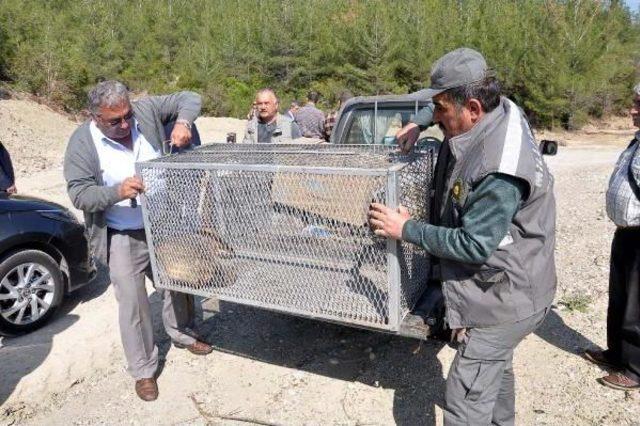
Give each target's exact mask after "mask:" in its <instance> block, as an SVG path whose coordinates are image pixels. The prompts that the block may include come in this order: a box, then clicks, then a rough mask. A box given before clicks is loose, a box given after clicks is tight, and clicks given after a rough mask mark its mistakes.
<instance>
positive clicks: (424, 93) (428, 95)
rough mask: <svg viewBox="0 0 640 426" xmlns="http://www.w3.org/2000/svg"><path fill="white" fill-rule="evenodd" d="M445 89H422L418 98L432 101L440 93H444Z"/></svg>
mask: <svg viewBox="0 0 640 426" xmlns="http://www.w3.org/2000/svg"><path fill="white" fill-rule="evenodd" d="M446 90H447V89H431V88H429V89H424V90H421V91H420V97H423V98H425V99H433V97H434V96H438V95H439V94H440V93H442V92H445V91H446Z"/></svg>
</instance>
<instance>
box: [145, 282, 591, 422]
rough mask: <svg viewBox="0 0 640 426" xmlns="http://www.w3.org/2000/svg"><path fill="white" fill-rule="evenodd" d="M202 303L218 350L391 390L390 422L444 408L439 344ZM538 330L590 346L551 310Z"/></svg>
mask: <svg viewBox="0 0 640 426" xmlns="http://www.w3.org/2000/svg"><path fill="white" fill-rule="evenodd" d="M155 299H157V300H155ZM152 303H153V304H154V305H156V308H154V311H157V312H156V315H154V317H155V318H154V323H155V326H156V327H155V332H156V336H157V344H158V346H159V350H160V358H161V363H162V362H163V361H164V359H165V358H166V354H167V353H168V351H169V350H170V349H171V342H170V339H169V337H168V336H167V335H166V333H165V332H164V330H163V327H162V325H161V319H160V316H159V309H157V307H158V305H159V304H160V303H161V302H160V298H159V297H158V296H157V294H155V298H154V296H152ZM200 304H201V301H200V300H199V301H198V302H197V303H196V305H197V312H198V316H199V319H198V323H199V324H200V325H199V327H198V331H199V333H200V335H201V336H202V337H203V338H204V339H205V340H207V341H208V342H210V343H211V344H213V346H214V347H215V349H216V350H217V351H220V352H225V353H230V354H233V355H238V356H241V357H244V358H249V359H253V360H257V361H261V362H266V363H270V364H275V365H278V366H282V367H287V368H292V369H296V370H302V371H306V372H309V373H313V374H320V375H323V376H326V377H331V378H334V379H339V380H344V381H348V382H360V383H363V384H366V385H369V386H380V387H383V388H386V389H392V390H393V391H394V404H393V415H394V420H395V423H396V424H398V425H416V424H420V425H430V424H435V407H436V406H440V407H442V406H443V403H444V399H443V398H444V391H445V379H444V378H443V368H442V365H441V363H440V361H439V360H438V359H437V354H438V352H439V351H440V350H441V349H442V347H443V346H444V345H445V343H443V342H440V341H423V342H421V341H419V340H415V339H411V338H405V337H399V336H394V335H389V334H384V333H380V332H375V331H368V330H360V329H355V328H351V327H346V326H340V325H335V324H331V323H325V322H321V321H314V320H310V319H305V318H298V317H294V316H290V315H283V314H278V313H274V312H270V311H265V310H261V309H255V308H251V307H247V306H242V305H236V304H231V303H225V302H218V301H216V300H205V301H204V302H203V303H202V310H200V309H199V307H200ZM536 334H537V335H538V336H539V337H541V338H542V339H543V340H545V341H546V342H548V343H550V344H551V345H553V346H556V347H558V348H560V349H562V350H564V351H566V352H569V353H571V354H579V353H580V351H581V349H583V348H586V347H590V346H593V343H592V342H591V341H590V340H589V339H587V338H586V337H585V336H583V335H582V334H581V333H579V332H577V331H575V330H573V329H571V328H570V327H569V326H567V325H566V324H565V323H564V321H563V320H562V318H561V317H560V316H559V315H558V313H557V312H556V311H555V310H553V309H552V310H551V311H550V312H549V314H548V315H547V318H546V320H545V322H544V323H543V325H542V326H541V327H540V328H539V329H538V330H537V331H536ZM346 410H347V411H348V409H346Z"/></svg>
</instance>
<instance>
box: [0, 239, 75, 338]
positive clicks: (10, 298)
mask: <svg viewBox="0 0 640 426" xmlns="http://www.w3.org/2000/svg"><path fill="white" fill-rule="evenodd" d="M63 292H64V283H63V280H62V272H61V271H60V267H59V266H58V264H57V263H56V262H55V260H53V259H52V258H51V256H49V255H48V254H46V253H44V252H41V251H38V250H23V251H19V252H16V253H13V254H11V255H9V256H8V257H6V258H4V259H3V260H2V261H1V262H0V334H3V335H16V334H22V333H27V332H29V331H32V330H35V329H36V328H38V327H41V326H42V325H43V324H44V323H45V322H46V321H47V320H48V319H49V318H50V317H51V315H53V313H54V312H55V310H56V309H57V308H58V306H59V305H60V302H61V301H62V296H63Z"/></svg>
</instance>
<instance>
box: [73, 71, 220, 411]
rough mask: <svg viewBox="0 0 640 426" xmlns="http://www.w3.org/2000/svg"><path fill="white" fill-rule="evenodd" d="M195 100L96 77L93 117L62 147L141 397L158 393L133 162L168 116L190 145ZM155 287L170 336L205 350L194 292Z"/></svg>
mask: <svg viewBox="0 0 640 426" xmlns="http://www.w3.org/2000/svg"><path fill="white" fill-rule="evenodd" d="M200 105H201V101H200V96H199V95H197V94H195V93H191V92H179V93H174V94H171V95H167V96H152V97H148V98H143V99H140V100H139V101H137V102H135V103H131V102H130V101H129V95H128V91H127V89H126V87H125V86H124V85H123V84H122V83H119V82H117V81H104V82H101V83H99V84H98V85H97V86H96V87H95V88H94V89H92V90H91V92H90V93H89V109H90V112H91V119H90V120H88V121H87V122H85V123H84V124H82V125H81V126H80V127H79V128H78V129H77V130H76V131H75V132H74V133H73V135H72V136H71V138H70V139H69V144H68V145H67V150H66V153H65V161H64V176H65V179H66V181H67V191H68V193H69V197H70V198H71V200H72V202H73V204H74V206H75V207H76V208H78V209H80V210H82V211H83V213H84V216H85V225H86V227H87V229H88V230H89V235H90V244H91V249H92V254H93V256H94V258H95V260H96V262H97V263H98V264H101V265H104V266H108V268H109V275H110V278H111V283H112V284H113V287H114V292H115V295H116V299H117V300H118V317H119V324H120V335H121V339H122V345H123V347H124V352H125V356H126V359H127V364H128V371H129V373H130V374H131V375H132V376H133V377H134V379H135V380H136V383H135V390H136V393H137V395H138V396H139V397H140V398H141V399H143V400H145V401H152V400H155V399H156V398H157V397H158V387H157V383H156V377H155V376H156V372H157V368H158V348H157V346H156V345H155V343H154V338H153V325H152V322H151V312H150V304H149V299H148V297H147V290H146V288H145V276H148V277H149V278H151V273H150V260H149V252H148V248H147V242H146V238H145V233H144V225H143V221H142V211H141V208H140V206H139V203H138V202H137V201H136V198H137V197H138V195H139V194H140V193H141V192H143V191H144V184H143V182H142V180H141V179H140V178H139V177H138V176H136V175H135V163H136V162H137V161H144V160H149V159H153V158H156V157H158V156H159V155H160V154H161V153H162V150H163V147H162V144H163V141H164V139H165V133H164V132H165V131H164V128H163V126H164V125H166V124H168V123H170V122H172V121H175V126H174V128H173V130H172V132H171V144H172V145H174V146H176V147H179V148H180V147H184V146H186V145H188V144H189V141H190V140H191V137H192V134H191V125H192V123H193V121H194V120H195V119H196V118H197V116H198V114H199V113H200ZM157 291H158V293H159V294H160V295H161V296H162V298H163V308H162V321H163V323H164V326H165V330H166V331H167V334H168V335H169V336H170V337H171V340H172V341H173V343H174V344H175V345H176V346H177V347H180V348H186V349H188V350H189V351H190V352H192V353H194V354H196V355H206V354H208V353H210V352H211V351H212V348H211V346H210V345H208V344H207V343H204V342H202V341H200V340H198V339H197V338H196V337H195V336H194V335H193V333H192V332H191V331H190V330H189V327H190V325H191V323H192V320H193V318H192V314H193V308H192V306H191V305H192V303H193V301H192V298H191V297H189V296H187V295H184V294H180V293H173V292H169V291H166V290H161V289H158V290H157Z"/></svg>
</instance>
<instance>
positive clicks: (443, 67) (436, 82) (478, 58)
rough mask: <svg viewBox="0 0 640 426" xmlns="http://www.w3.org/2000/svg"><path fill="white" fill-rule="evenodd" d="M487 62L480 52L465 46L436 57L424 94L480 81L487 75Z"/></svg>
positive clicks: (433, 93)
mask: <svg viewBox="0 0 640 426" xmlns="http://www.w3.org/2000/svg"><path fill="white" fill-rule="evenodd" d="M487 71H488V68H487V62H486V61H485V60H484V58H483V57H482V54H481V53H480V52H478V51H475V50H473V49H469V48H467V47H461V48H459V49H456V50H454V51H452V52H449V53H447V54H446V55H444V56H442V57H441V58H440V59H438V60H437V61H436V62H435V63H434V64H433V67H432V68H431V86H430V87H429V88H428V89H427V90H426V91H425V96H426V97H429V98H433V97H434V96H436V95H439V94H440V93H442V92H444V91H445V90H448V89H453V88H454V87H460V86H463V85H465V84H468V83H474V82H476V81H480V80H482V79H484V78H485V77H486V76H487Z"/></svg>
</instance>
